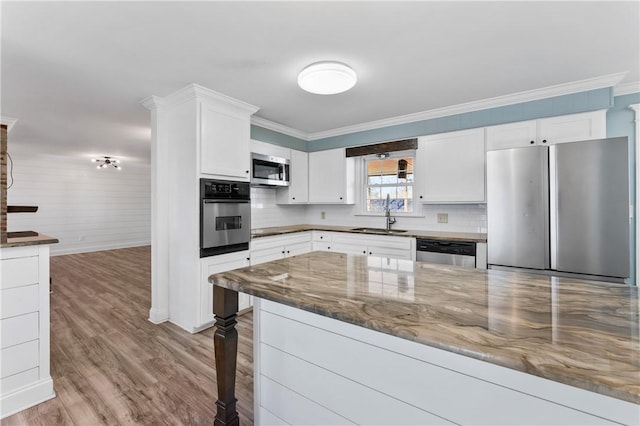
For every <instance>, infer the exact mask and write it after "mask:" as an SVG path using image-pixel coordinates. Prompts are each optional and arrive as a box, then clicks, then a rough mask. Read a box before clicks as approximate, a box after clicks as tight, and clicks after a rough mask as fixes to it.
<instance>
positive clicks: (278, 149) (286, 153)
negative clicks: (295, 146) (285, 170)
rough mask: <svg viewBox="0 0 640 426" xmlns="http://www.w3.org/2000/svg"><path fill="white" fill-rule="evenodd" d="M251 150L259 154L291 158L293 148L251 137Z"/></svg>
mask: <svg viewBox="0 0 640 426" xmlns="http://www.w3.org/2000/svg"><path fill="white" fill-rule="evenodd" d="M250 145H251V152H255V153H257V154H262V155H269V156H273V157H280V158H286V159H287V160H290V159H291V149H289V148H286V147H284V146H280V145H274V144H272V143H267V142H261V141H256V140H253V139H251V143H250Z"/></svg>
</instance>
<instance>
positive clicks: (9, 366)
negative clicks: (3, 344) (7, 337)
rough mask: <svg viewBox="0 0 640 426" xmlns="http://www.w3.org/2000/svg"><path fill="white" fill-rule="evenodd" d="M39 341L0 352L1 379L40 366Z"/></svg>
mask: <svg viewBox="0 0 640 426" xmlns="http://www.w3.org/2000/svg"><path fill="white" fill-rule="evenodd" d="M38 346H39V340H32V341H30V342H26V343H22V344H20V345H15V346H11V347H9V348H6V349H2V350H0V358H1V361H0V379H4V378H5V377H8V376H12V375H14V374H17V373H21V372H23V371H26V370H30V369H32V368H34V367H37V366H38V355H39V351H38Z"/></svg>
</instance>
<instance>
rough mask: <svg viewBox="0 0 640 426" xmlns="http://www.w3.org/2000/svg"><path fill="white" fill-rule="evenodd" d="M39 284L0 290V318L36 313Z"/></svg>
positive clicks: (38, 304)
mask: <svg viewBox="0 0 640 426" xmlns="http://www.w3.org/2000/svg"><path fill="white" fill-rule="evenodd" d="M39 287H40V285H39V284H32V285H26V286H23V287H16V288H10V289H8V290H0V308H1V309H2V311H1V312H2V313H1V317H2V319H4V318H9V317H14V316H16V315H23V314H28V313H30V312H36V311H37V310H38V309H39V306H40V303H39V299H40V295H39V294H38V289H39Z"/></svg>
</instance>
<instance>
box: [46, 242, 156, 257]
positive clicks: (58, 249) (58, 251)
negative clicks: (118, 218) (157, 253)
mask: <svg viewBox="0 0 640 426" xmlns="http://www.w3.org/2000/svg"><path fill="white" fill-rule="evenodd" d="M150 245H151V241H150V240H145V241H132V242H128V243H112V244H100V245H95V246H89V247H69V248H65V247H64V246H61V245H58V244H52V245H51V256H64V255H66V254H78V253H91V252H94V251H104V250H117V249H122V248H131V247H142V246H150Z"/></svg>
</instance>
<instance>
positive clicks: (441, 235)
mask: <svg viewBox="0 0 640 426" xmlns="http://www.w3.org/2000/svg"><path fill="white" fill-rule="evenodd" d="M358 227H359V226H358V225H354V226H331V225H290V226H274V227H271V228H258V229H252V230H251V238H260V237H273V236H275V235H284V234H291V233H294V232H305V231H326V232H349V233H352V234H363V235H393V236H396V237H411V238H430V239H434V240H445V241H468V242H474V243H486V242H487V234H484V233H475V232H445V231H417V230H407V232H402V233H389V234H387V233H384V232H381V233H377V232H363V231H354V230H353V229H354V228H358ZM392 229H393V228H392Z"/></svg>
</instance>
